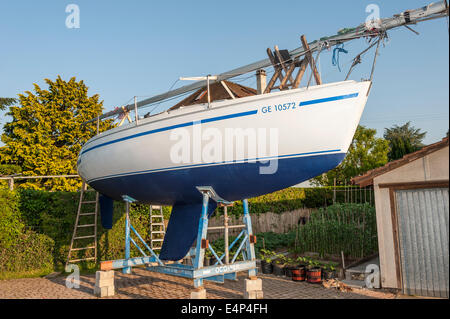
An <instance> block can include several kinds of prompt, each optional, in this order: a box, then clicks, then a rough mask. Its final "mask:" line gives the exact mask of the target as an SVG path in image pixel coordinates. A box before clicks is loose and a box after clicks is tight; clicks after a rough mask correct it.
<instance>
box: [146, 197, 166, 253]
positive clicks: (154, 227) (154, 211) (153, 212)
mask: <svg viewBox="0 0 450 319" xmlns="http://www.w3.org/2000/svg"><path fill="white" fill-rule="evenodd" d="M149 208H150V210H149V213H150V248H151V249H152V250H158V251H160V250H161V247H162V243H163V241H164V235H165V234H166V226H165V224H164V216H163V208H162V206H156V205H150V207H149Z"/></svg>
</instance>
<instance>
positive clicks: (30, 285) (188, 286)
mask: <svg viewBox="0 0 450 319" xmlns="http://www.w3.org/2000/svg"><path fill="white" fill-rule="evenodd" d="M245 278H246V274H245V273H242V274H240V275H239V276H238V280H237V281H230V280H226V281H225V283H224V284H216V283H212V282H208V281H206V282H205V288H206V293H207V297H208V298H209V299H241V298H243V290H244V279H245ZM259 278H261V279H262V282H263V291H264V298H267V299H361V298H364V299H366V298H395V295H393V294H388V293H382V292H372V291H368V290H361V291H352V292H341V291H338V290H336V289H327V288H325V287H323V286H322V285H317V284H309V283H306V282H294V281H292V280H290V279H288V278H286V277H276V276H273V275H262V274H261V275H259ZM65 279H66V278H65V277H64V276H57V277H54V278H25V279H11V280H3V281H0V298H2V299H11V298H33V299H73V298H76V299H80V298H85V299H86V298H97V297H96V296H94V294H93V290H94V285H95V275H82V276H80V288H78V289H75V288H73V289H69V288H67V287H66V285H65ZM192 289H193V284H192V280H190V279H185V278H180V277H173V276H168V275H163V274H158V273H152V272H149V271H146V270H145V269H143V268H135V269H133V273H132V274H130V275H124V274H122V273H121V272H119V271H116V272H115V290H116V294H115V295H114V296H113V297H108V298H117V299H130V298H131V299H160V298H163V299H187V298H189V297H190V292H191V291H192Z"/></svg>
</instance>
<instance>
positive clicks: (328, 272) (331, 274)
mask: <svg viewBox="0 0 450 319" xmlns="http://www.w3.org/2000/svg"><path fill="white" fill-rule="evenodd" d="M322 278H323V279H325V280H327V279H333V278H336V264H335V263H329V264H327V265H324V266H323V267H322Z"/></svg>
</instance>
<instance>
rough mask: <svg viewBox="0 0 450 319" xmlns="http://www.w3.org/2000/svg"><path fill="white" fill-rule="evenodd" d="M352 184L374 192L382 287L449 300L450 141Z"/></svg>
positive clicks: (374, 171)
mask: <svg viewBox="0 0 450 319" xmlns="http://www.w3.org/2000/svg"><path fill="white" fill-rule="evenodd" d="M353 182H354V183H355V184H358V185H360V186H368V185H373V187H374V193H375V207H376V216H377V229H378V248H379V256H380V274H381V285H382V287H383V288H397V289H400V290H401V291H402V292H403V293H405V294H408V295H419V296H432V297H444V298H448V297H449V250H448V246H449V194H448V187H449V139H448V137H447V138H444V139H442V140H441V141H440V142H437V143H434V144H431V145H428V146H425V147H423V148H422V149H421V150H419V151H417V152H414V153H411V154H408V155H405V156H404V157H403V158H401V159H399V160H396V161H392V162H390V163H388V164H386V165H385V166H383V167H380V168H377V169H374V170H371V171H369V172H367V173H366V174H364V175H362V176H358V177H355V178H353Z"/></svg>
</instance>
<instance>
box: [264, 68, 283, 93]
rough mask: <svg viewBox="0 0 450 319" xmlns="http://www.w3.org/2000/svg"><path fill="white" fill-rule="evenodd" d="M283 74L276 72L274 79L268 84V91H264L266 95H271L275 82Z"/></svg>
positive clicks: (279, 71)
mask: <svg viewBox="0 0 450 319" xmlns="http://www.w3.org/2000/svg"><path fill="white" fill-rule="evenodd" d="M280 73H281V70H277V69H276V70H275V72H274V73H273V75H272V78H271V79H270V81H269V84H267V87H266V89H265V90H264V93H270V91H272V88H273V86H274V84H275V82H276V81H277V78H278V75H279V74H280Z"/></svg>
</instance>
